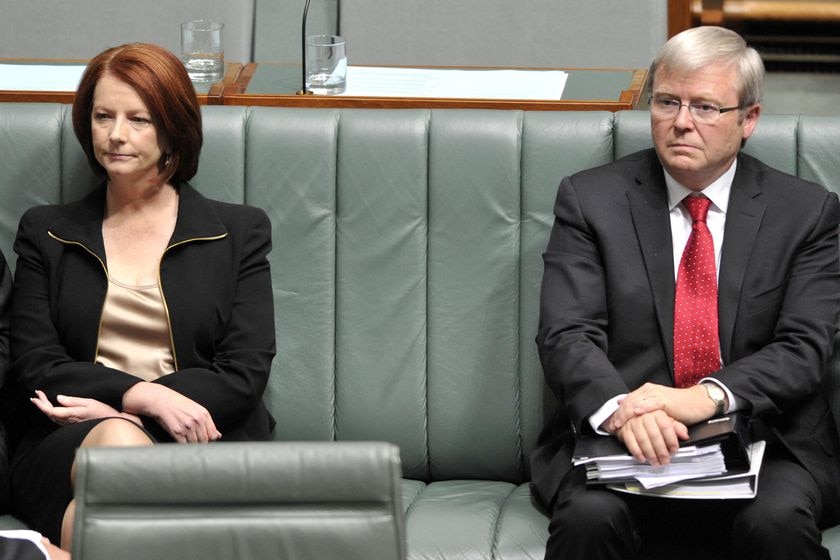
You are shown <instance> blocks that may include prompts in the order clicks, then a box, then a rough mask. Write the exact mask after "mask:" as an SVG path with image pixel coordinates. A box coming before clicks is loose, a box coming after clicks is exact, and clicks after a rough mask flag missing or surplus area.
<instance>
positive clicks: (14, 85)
mask: <svg viewBox="0 0 840 560" xmlns="http://www.w3.org/2000/svg"><path fill="white" fill-rule="evenodd" d="M84 71H85V65H84V64H0V90H6V91H76V87H77V86H78V85H79V80H81V79H82V73H83V72H84Z"/></svg>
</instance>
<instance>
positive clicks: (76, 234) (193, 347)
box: [11, 183, 275, 441]
mask: <svg viewBox="0 0 840 560" xmlns="http://www.w3.org/2000/svg"><path fill="white" fill-rule="evenodd" d="M179 191H180V201H179V208H178V217H177V222H176V225H175V231H174V233H173V236H172V239H171V241H170V243H169V248H168V249H167V250H166V252H165V253H164V256H163V259H162V261H161V265H160V282H161V286H162V289H163V295H164V299H165V305H166V307H167V312H168V313H167V314H168V317H169V322H170V329H171V336H172V345H173V351H174V355H175V356H174V357H175V363H176V371H175V372H173V373H171V374H169V375H165V376H163V377H161V378H159V379H158V380H156V381H155V382H156V383H160V384H162V385H165V386H167V387H170V388H172V389H174V390H176V391H178V392H179V393H181V394H183V395H186V396H187V397H189V398H191V399H193V400H194V401H196V402H198V403H199V404H201V405H203V406H204V407H205V408H207V409H208V411H209V412H210V415H211V416H212V417H213V421H214V422H215V424H216V426H217V427H218V429H219V431H220V432H222V439H223V441H230V440H252V439H258V440H259V439H262V440H264V439H268V438H269V435H270V430H271V428H272V427H273V420H272V419H271V417H270V415H269V413H268V411H267V410H266V408H265V406H264V405H263V403H262V396H263V392H264V390H265V387H266V383H267V382H268V376H269V370H270V367H271V360H272V358H273V356H274V352H275V342H274V309H273V303H272V301H273V298H272V289H271V277H270V270H269V264H268V261H267V259H266V256H267V254H268V252H269V250H270V248H271V225H270V222H269V220H268V217H267V216H266V215H265V212H263V211H262V210H260V209H257V208H252V207H248V206H243V205H236V204H225V203H222V202H217V201H213V200H209V199H207V198H205V197H203V196H202V195H201V194H199V193H198V192H197V191H195V189H193V188H192V187H191V186H189V185H188V184H186V183H185V184H182V185H181V186H180V187H179ZM104 205H105V188H104V186H103V187H100V188H99V189H97V190H96V191H94V192H93V193H91V194H90V195H88V196H87V197H85V198H84V199H82V200H80V201H78V202H75V203H71V204H66V205H60V206H40V207H36V208H33V209H31V210H29V211H28V212H27V213H26V214H24V216H23V217H22V218H21V222H20V227H19V229H18V235H17V238H16V241H15V252H16V253H17V254H18V261H17V269H16V271H15V283H14V290H13V296H12V324H13V325H14V327H13V328H12V337H11V338H12V344H11V353H12V368H11V374H12V376H13V377H14V379H15V380H16V381H17V384H18V387H19V389H20V392H21V393H22V394H21V395H20V400H21V402H23V406H22V412H21V413H22V414H29V416H28V418H29V421H30V422H31V423H26V424H24V425H25V426H26V428H27V432H28V433H29V434H30V435H31V436H33V437H35V438H38V437H42V436H43V435H45V434H46V433H48V432H49V431H51V430H53V429H55V428H56V426H55V424H53V423H52V422H51V421H49V419H48V418H47V417H46V416H45V415H43V414H41V413H40V412H39V411H37V410H34V407H33V406H32V405H31V404H30V403H29V402H28V401H27V400H25V398H26V397H29V396H31V395H33V394H34V391H35V389H41V390H43V391H44V392H45V393H46V394H47V396H48V397H49V398H50V399H51V400H52V401H53V402H55V398H56V396H57V395H59V394H64V395H72V396H80V397H90V398H94V399H97V400H100V401H102V402H105V403H107V404H109V405H111V406H113V407H114V408H116V409H118V410H120V409H121V408H122V397H123V394H124V393H125V391H126V390H128V389H129V388H130V387H131V386H133V385H134V384H135V383H138V382H139V381H141V380H140V379H139V378H137V377H135V376H133V375H131V373H130V372H122V371H118V370H115V369H111V368H107V367H104V366H102V365H99V364H96V363H95V362H94V359H95V356H96V348H97V342H98V336H99V323H100V320H101V314H102V305H103V303H104V300H105V293H106V290H107V276H106V268H107V261H106V257H105V249H104V243H103V240H102V219H103V216H104V208H105V206H104ZM18 420H20V419H18ZM144 421H145V423H146V427H147V428H148V429H149V430H150V431H151V432H152V433H153V434H154V435H155V436H157V437H158V438H159V439H162V440H164V441H167V440H170V439H171V438H169V436H168V434H166V433H165V432H164V431H163V430H162V429H161V428H160V426H158V425H157V423H156V422H155V421H154V420H152V419H144ZM16 423H17V424H18V425H20V424H21V422H20V421H18V422H16Z"/></svg>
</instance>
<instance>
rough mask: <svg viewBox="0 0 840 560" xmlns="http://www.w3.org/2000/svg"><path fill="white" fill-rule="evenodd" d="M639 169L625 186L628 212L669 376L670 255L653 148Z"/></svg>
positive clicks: (660, 175) (659, 173) (667, 221)
mask: <svg viewBox="0 0 840 560" xmlns="http://www.w3.org/2000/svg"><path fill="white" fill-rule="evenodd" d="M650 154H651V158H650V160H649V165H647V166H645V167H643V168H642V169H640V172H639V174H638V176H637V177H636V182H637V184H638V188H635V189H629V190H628V191H627V198H628V201H629V204H630V213H631V214H632V217H633V224H634V227H635V228H636V236H637V237H638V239H639V248H640V249H641V252H642V258H643V259H644V262H645V269H646V270H647V274H648V281H649V283H650V286H651V292H652V296H653V302H654V306H655V308H656V316H657V318H658V321H659V331H660V337H661V339H662V340H661V341H662V345H663V348H664V349H665V354H666V358H667V362H668V365H669V368H670V369H671V376H672V377H673V362H674V359H673V357H674V289H675V282H674V257H673V250H672V242H671V222H670V218H669V216H668V192H667V189H666V188H665V176H664V175H663V173H662V167H661V166H660V164H659V160H658V159H657V157H656V155H655V153H654V151H653V150H650Z"/></svg>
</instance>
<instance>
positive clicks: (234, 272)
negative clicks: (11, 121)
mask: <svg viewBox="0 0 840 560" xmlns="http://www.w3.org/2000/svg"><path fill="white" fill-rule="evenodd" d="M73 128H74V131H75V133H76V137H77V138H78V140H79V142H80V143H81V145H82V148H83V149H84V151H85V154H86V155H87V158H88V161H89V162H90V165H91V166H92V167H93V169H94V171H95V172H96V173H98V174H99V175H100V176H101V177H102V179H103V183H102V185H100V187H99V188H98V189H96V190H95V191H94V192H93V193H91V194H90V195H88V196H87V197H85V198H84V199H82V200H80V201H78V202H75V203H71V204H66V205H58V206H42V207H37V208H34V209H31V210H29V211H28V212H27V213H26V214H25V215H24V216H23V218H22V219H21V222H20V226H19V229H18V234H17V239H16V241H15V251H16V252H17V254H18V262H17V270H16V277H15V280H16V281H15V288H14V290H13V296H12V324H13V325H14V327H13V329H12V330H13V334H12V370H11V374H12V375H13V376H14V378H15V379H16V381H17V386H18V390H19V391H20V392H21V393H23V394H25V395H26V396H27V397H29V398H30V400H31V402H32V405H33V406H29V407H28V411H29V412H30V413H31V414H32V416H33V417H32V418H31V421H30V420H27V421H26V422H25V424H23V425H24V426H25V432H24V433H23V434H21V441H20V444H19V445H18V447H17V450H16V453H15V457H14V461H13V465H12V488H13V500H14V503H15V506H16V508H17V514H18V515H19V516H20V517H21V518H22V519H23V520H24V521H26V522H27V523H29V524H30V526H31V527H32V528H34V529H37V530H38V531H40V532H41V533H43V534H44V535H45V536H46V537H47V538H49V539H50V540H51V541H53V542H60V543H61V546H62V548H64V549H66V550H69V547H70V540H71V537H72V526H73V514H74V504H73V501H72V499H73V495H72V492H73V489H72V484H73V474H74V463H73V461H74V454H75V450H76V449H77V448H78V447H79V446H101V445H148V444H151V443H154V442H155V441H176V442H181V443H205V442H212V441H216V440H219V439H223V440H225V441H233V440H265V439H269V437H270V433H271V430H272V428H273V424H274V421H273V419H272V418H271V417H270V415H269V414H268V412H267V410H266V409H265V407H264V406H263V404H262V395H263V391H264V389H265V386H266V383H267V381H268V375H269V369H270V365H271V360H272V358H273V356H274V318H273V303H272V292H271V279H270V271H269V265H268V261H267V260H266V255H267V254H268V252H269V250H270V246H271V233H270V223H269V220H268V217H267V216H266V215H265V213H264V212H263V211H262V210H259V209H256V208H251V207H247V206H242V205H233V204H226V203H222V202H216V201H212V200H209V199H206V198H204V197H203V196H202V195H200V194H199V193H198V192H196V191H195V190H194V189H193V188H192V187H191V186H190V185H189V184H188V183H187V182H186V181H187V180H188V179H190V178H191V177H192V176H193V175H194V174H195V172H196V168H197V166H198V156H199V152H200V149H201V142H202V133H201V114H200V111H199V107H198V102H197V100H196V96H195V91H194V88H193V86H192V83H191V82H190V80H189V77H188V76H187V73H186V71H185V70H184V68H183V65H182V64H181V63H180V61H179V60H178V59H177V58H176V57H175V56H174V55H173V54H172V53H170V52H168V51H166V50H164V49H162V48H160V47H157V46H154V45H148V44H131V45H123V46H120V47H115V48H113V49H109V50H107V51H105V52H103V53H101V54H100V55H99V56H97V57H96V58H95V59H93V60H92V61H91V62H90V64H89V65H88V67H87V69H86V70H85V73H84V75H83V76H82V79H81V82H80V84H79V88H78V91H77V93H76V99H75V102H74V104H73Z"/></svg>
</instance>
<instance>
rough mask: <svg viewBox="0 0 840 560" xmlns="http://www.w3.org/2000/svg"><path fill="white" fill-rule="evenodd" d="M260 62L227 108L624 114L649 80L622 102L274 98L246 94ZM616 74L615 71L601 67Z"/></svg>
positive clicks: (229, 95)
mask: <svg viewBox="0 0 840 560" xmlns="http://www.w3.org/2000/svg"><path fill="white" fill-rule="evenodd" d="M257 66H258V63H254V62H251V63H248V64H246V65H245V67H244V68H243V69H242V71H241V72H240V73H239V76H238V77H237V79H236V80H235V81H234V82H233V83H230V84H228V85H227V86H226V87H225V89H224V92H223V93H222V103H223V104H224V105H238V106H263V107H313V108H332V109H352V108H360V109H496V110H505V109H520V110H523V111H557V110H565V111H613V112H615V111H622V110H626V109H634V108H636V106H637V105H638V104H639V101H640V100H641V98H642V92H643V88H644V87H645V82H646V80H647V70H646V69H633V76H632V78H631V80H630V86H629V87H628V89H625V90H622V91H621V93H620V94H619V97H618V100H585V99H569V100H566V99H560V100H548V99H545V100H530V99H524V100H523V99H458V98H430V97H347V96H321V95H295V94H284V95H271V94H247V93H245V92H246V91H247V89H248V86H249V85H250V83H251V79H252V78H253V76H254V73H255V72H256V71H257ZM569 70H575V69H569ZM595 70H603V71H613V70H615V69H609V68H597V69H595Z"/></svg>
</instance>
